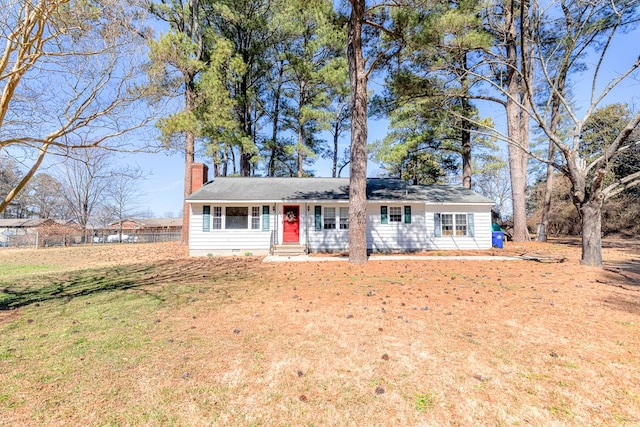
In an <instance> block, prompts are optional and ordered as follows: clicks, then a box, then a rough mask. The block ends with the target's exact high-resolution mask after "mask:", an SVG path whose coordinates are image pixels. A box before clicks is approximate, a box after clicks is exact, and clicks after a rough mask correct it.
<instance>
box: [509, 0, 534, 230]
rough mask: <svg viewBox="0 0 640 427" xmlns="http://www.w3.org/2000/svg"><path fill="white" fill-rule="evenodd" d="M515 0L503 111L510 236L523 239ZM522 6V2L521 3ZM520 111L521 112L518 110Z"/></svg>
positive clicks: (523, 142) (524, 145) (524, 143)
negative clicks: (509, 198) (509, 178)
mask: <svg viewBox="0 0 640 427" xmlns="http://www.w3.org/2000/svg"><path fill="white" fill-rule="evenodd" d="M516 7H517V6H516V2H515V0H510V1H509V2H508V4H507V7H506V8H505V23H506V25H507V32H506V40H505V49H506V67H507V70H506V91H507V101H506V113H507V132H508V135H509V140H510V141H509V145H508V151H509V172H510V177H511V201H512V207H513V236H512V238H513V240H514V241H516V242H523V241H525V240H527V237H528V235H527V211H526V190H527V160H528V154H527V152H526V150H527V149H528V143H529V139H528V138H529V137H528V135H525V134H523V131H524V130H525V129H527V130H528V128H529V126H528V124H527V125H525V124H524V123H521V120H525V121H527V122H528V116H526V112H521V108H520V106H519V104H518V100H521V99H522V97H521V96H520V95H521V87H520V84H519V77H520V73H518V65H519V64H518V30H517V25H516V23H517V22H516V21H517V19H516V17H517V9H516ZM523 7H524V6H523ZM521 113H522V114H521Z"/></svg>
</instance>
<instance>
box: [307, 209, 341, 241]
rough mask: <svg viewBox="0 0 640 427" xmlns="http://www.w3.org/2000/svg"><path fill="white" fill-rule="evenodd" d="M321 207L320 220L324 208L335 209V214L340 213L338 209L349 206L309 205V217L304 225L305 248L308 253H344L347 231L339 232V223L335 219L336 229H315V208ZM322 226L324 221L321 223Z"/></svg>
mask: <svg viewBox="0 0 640 427" xmlns="http://www.w3.org/2000/svg"><path fill="white" fill-rule="evenodd" d="M316 206H321V207H322V218H323V219H324V208H335V209H336V213H338V212H340V207H347V206H349V204H348V203H341V204H338V203H327V204H309V212H308V213H309V215H307V221H306V223H305V225H306V230H307V232H308V239H307V242H306V244H307V246H308V248H309V251H310V252H346V251H347V250H348V249H349V230H348V229H347V230H340V228H339V227H340V222H339V220H338V219H336V228H335V229H333V230H325V229H324V227H323V229H322V230H316V229H315V207H316ZM323 225H324V221H323Z"/></svg>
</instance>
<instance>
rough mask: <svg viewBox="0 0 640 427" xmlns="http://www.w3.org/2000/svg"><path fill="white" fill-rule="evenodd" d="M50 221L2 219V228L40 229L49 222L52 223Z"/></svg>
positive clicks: (0, 226) (0, 223)
mask: <svg viewBox="0 0 640 427" xmlns="http://www.w3.org/2000/svg"><path fill="white" fill-rule="evenodd" d="M51 221H52V220H50V219H38V218H30V219H28V218H0V228H29V227H40V226H41V225H43V224H46V223H47V222H51Z"/></svg>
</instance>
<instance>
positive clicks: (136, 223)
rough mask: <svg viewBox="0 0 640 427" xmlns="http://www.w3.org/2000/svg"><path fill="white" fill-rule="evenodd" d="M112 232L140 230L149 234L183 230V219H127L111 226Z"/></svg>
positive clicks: (115, 222)
mask: <svg viewBox="0 0 640 427" xmlns="http://www.w3.org/2000/svg"><path fill="white" fill-rule="evenodd" d="M109 229H111V230H127V231H133V230H140V231H143V232H147V233H152V232H161V231H173V232H178V233H179V232H180V231H181V230H182V218H143V219H135V218H126V219H123V220H122V221H114V222H112V223H111V224H109Z"/></svg>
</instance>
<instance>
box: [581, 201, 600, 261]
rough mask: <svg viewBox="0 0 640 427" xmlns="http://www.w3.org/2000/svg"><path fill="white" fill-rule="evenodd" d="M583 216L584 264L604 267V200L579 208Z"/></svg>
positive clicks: (591, 202)
mask: <svg viewBox="0 0 640 427" xmlns="http://www.w3.org/2000/svg"><path fill="white" fill-rule="evenodd" d="M579 210H580V213H581V216H582V260H581V262H582V264H584V265H589V266H593V267H602V234H601V233H602V200H598V199H596V200H590V201H589V202H588V203H586V204H585V205H583V206H582V207H581V208H579Z"/></svg>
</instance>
